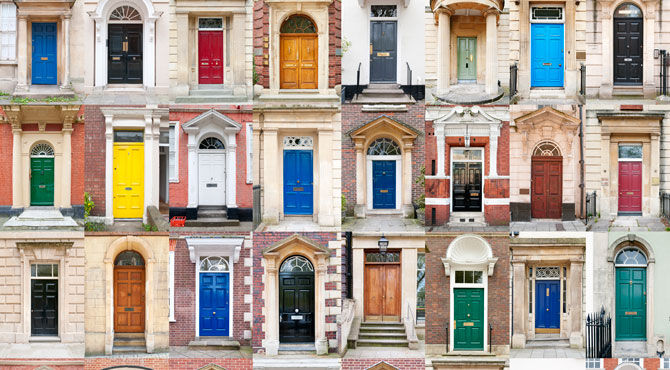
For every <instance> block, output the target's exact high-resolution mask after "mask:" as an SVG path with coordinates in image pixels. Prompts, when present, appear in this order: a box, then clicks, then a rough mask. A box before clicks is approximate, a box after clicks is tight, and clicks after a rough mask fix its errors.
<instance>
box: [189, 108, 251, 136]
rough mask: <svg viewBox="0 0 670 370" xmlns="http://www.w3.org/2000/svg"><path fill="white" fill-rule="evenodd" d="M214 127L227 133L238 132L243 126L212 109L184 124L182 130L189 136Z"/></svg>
mask: <svg viewBox="0 0 670 370" xmlns="http://www.w3.org/2000/svg"><path fill="white" fill-rule="evenodd" d="M211 125H214V126H216V127H218V128H219V129H221V130H223V131H225V132H238V131H240V130H241V129H242V125H241V124H240V123H238V122H237V121H235V120H234V119H232V118H230V117H228V116H226V115H225V114H223V113H220V112H219V111H216V110H214V109H210V110H208V111H206V112H204V113H202V114H200V115H199V116H197V117H195V118H193V119H192V120H190V121H188V122H186V123H184V124H183V125H182V128H183V129H184V131H185V132H186V133H187V134H193V133H197V132H198V131H199V130H200V128H202V127H206V126H211Z"/></svg>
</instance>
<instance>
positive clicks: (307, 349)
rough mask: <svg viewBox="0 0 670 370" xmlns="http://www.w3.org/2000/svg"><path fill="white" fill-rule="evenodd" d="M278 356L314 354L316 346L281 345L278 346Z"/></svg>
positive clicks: (300, 344)
mask: <svg viewBox="0 0 670 370" xmlns="http://www.w3.org/2000/svg"><path fill="white" fill-rule="evenodd" d="M278 351H279V354H280V355H306V354H314V353H316V345H315V344H314V342H310V343H281V344H279V349H278Z"/></svg>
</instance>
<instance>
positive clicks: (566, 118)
mask: <svg viewBox="0 0 670 370" xmlns="http://www.w3.org/2000/svg"><path fill="white" fill-rule="evenodd" d="M514 123H515V124H516V126H517V127H534V126H539V125H545V124H553V125H555V126H563V127H571V128H572V127H574V128H576V127H578V126H579V118H577V117H574V116H571V115H569V114H567V113H564V112H561V111H559V110H557V109H554V108H552V107H543V108H540V109H538V110H536V111H533V112H530V113H526V114H524V115H523V116H521V117H518V118H515V119H514Z"/></svg>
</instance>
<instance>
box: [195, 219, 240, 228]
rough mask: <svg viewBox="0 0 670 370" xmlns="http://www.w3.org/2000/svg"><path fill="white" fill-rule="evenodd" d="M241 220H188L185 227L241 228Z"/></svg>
mask: <svg viewBox="0 0 670 370" xmlns="http://www.w3.org/2000/svg"><path fill="white" fill-rule="evenodd" d="M239 225H240V220H229V219H227V218H222V217H218V218H202V219H197V220H186V223H185V224H184V226H185V227H227V226H239Z"/></svg>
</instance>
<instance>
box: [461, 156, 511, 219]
mask: <svg viewBox="0 0 670 370" xmlns="http://www.w3.org/2000/svg"><path fill="white" fill-rule="evenodd" d="M463 149H467V150H478V151H480V152H482V156H481V158H482V159H480V160H465V161H461V160H458V161H454V160H453V158H454V150H463ZM485 157H486V153H485V152H484V148H483V147H462V146H452V147H450V148H449V173H450V174H452V176H450V177H449V197H450V198H451V196H452V195H454V193H453V192H454V178H453V174H454V162H467V163H481V164H482V180H481V182H482V207H481V208H482V209H481V210H480V212H484V205H485V204H486V198H485V196H484V186H485V181H484V174H485V173H486V163H484V159H485ZM508 204H509V201H508ZM453 212H454V203H453V202H452V203H451V204H450V206H449V213H450V214H451V213H453Z"/></svg>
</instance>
